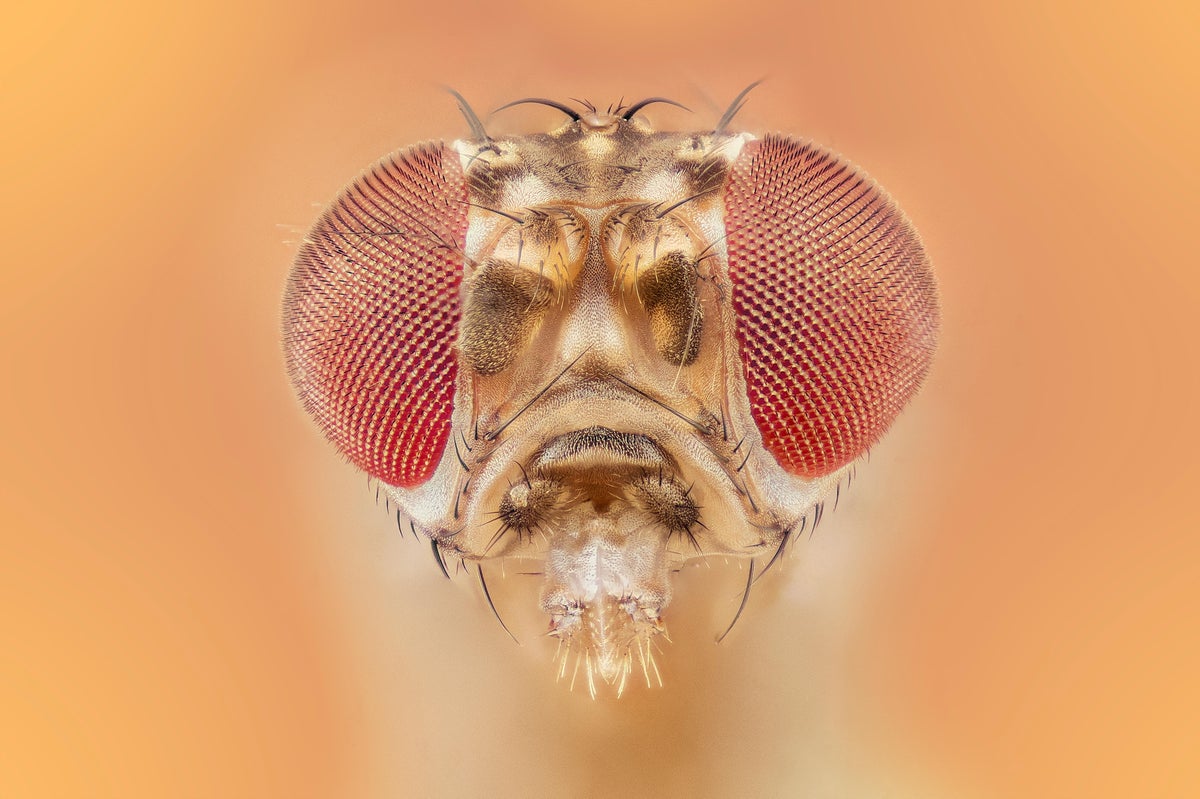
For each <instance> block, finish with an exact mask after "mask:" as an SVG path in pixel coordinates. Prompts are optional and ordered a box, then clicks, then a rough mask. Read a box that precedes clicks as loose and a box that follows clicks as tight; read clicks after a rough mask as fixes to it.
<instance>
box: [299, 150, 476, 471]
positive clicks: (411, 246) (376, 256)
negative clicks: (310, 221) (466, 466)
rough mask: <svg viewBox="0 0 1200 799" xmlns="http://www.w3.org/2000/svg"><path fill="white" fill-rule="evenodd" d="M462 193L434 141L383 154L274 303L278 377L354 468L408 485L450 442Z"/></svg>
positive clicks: (350, 190)
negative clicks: (279, 323)
mask: <svg viewBox="0 0 1200 799" xmlns="http://www.w3.org/2000/svg"><path fill="white" fill-rule="evenodd" d="M466 199H467V197H466V185H465V182H464V180H463V175H462V170H461V168H460V166H459V160H458V156H457V155H456V154H454V153H453V152H452V151H450V150H448V149H447V148H445V147H443V146H442V145H440V144H434V145H423V146H420V147H414V148H411V149H408V150H404V151H401V152H399V153H397V154H395V155H393V156H391V157H389V158H386V159H384V160H383V161H382V162H380V163H379V164H378V165H376V166H375V167H374V168H372V169H371V170H369V171H368V172H367V173H366V174H364V175H363V176H362V177H360V178H359V179H358V180H356V181H354V183H352V184H351V185H350V186H349V187H347V188H346V189H345V190H344V191H343V192H342V194H341V195H340V196H339V197H338V198H337V200H335V201H334V203H333V205H332V206H330V208H329V209H328V210H327V211H326V212H325V213H324V215H323V216H322V217H321V220H320V221H319V222H317V224H316V226H315V227H314V228H313V229H312V231H311V232H310V233H309V235H308V237H307V239H306V241H305V243H304V246H303V247H302V248H301V250H300V254H299V255H298V256H297V258H296V262H295V264H294V266H293V267H292V272H291V276H290V278H289V281H288V286H287V291H286V294H285V296H284V302H283V339H284V348H285V351H286V356H287V364H288V371H289V374H290V375H291V378H292V383H293V385H294V386H295V389H296V393H297V394H298V395H299V397H300V400H301V402H302V403H303V405H304V407H305V409H306V410H307V411H308V412H309V413H310V414H311V415H312V417H313V418H314V419H315V420H316V422H317V424H318V425H319V426H320V427H321V429H322V431H323V432H324V433H325V435H326V436H327V437H328V438H329V439H330V440H331V441H333V443H334V444H335V445H336V446H337V447H338V449H339V450H341V452H342V453H343V454H344V455H346V457H348V458H349V459H350V460H351V461H352V462H353V463H354V464H355V465H356V466H358V467H359V468H361V469H363V470H365V471H366V472H367V473H369V474H371V475H373V476H375V477H378V478H379V479H381V480H383V481H384V482H386V483H390V484H392V485H398V486H404V487H414V486H418V485H420V484H422V483H424V482H425V481H426V480H428V479H429V478H430V477H431V476H432V475H433V473H434V471H435V470H436V468H437V465H438V463H439V461H440V460H441V457H442V453H443V451H444V450H445V448H446V442H447V440H448V438H449V436H450V419H451V414H452V412H453V409H454V392H455V381H456V379H457V374H458V363H457V359H456V354H455V344H456V340H457V337H458V327H459V319H460V308H459V286H460V283H461V280H462V266H463V261H462V256H461V254H460V253H461V247H462V242H463V241H464V237H465V234H466V229H467V208H468V206H467V202H466Z"/></svg>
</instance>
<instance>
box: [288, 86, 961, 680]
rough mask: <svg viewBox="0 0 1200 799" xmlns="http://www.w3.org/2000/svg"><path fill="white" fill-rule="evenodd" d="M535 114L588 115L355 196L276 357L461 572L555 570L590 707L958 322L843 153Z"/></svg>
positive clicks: (815, 491)
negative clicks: (678, 603)
mask: <svg viewBox="0 0 1200 799" xmlns="http://www.w3.org/2000/svg"><path fill="white" fill-rule="evenodd" d="M740 99H741V98H739V100H740ZM536 102H546V103H547V104H551V105H554V106H555V107H559V108H561V109H562V110H563V111H565V112H566V113H567V114H568V116H569V121H568V122H567V123H566V124H564V125H563V126H562V127H560V128H558V129H557V130H554V131H551V132H549V133H540V134H535V135H529V136H514V137H506V138H492V137H490V136H488V135H487V134H486V132H485V131H484V128H483V126H482V125H481V124H479V122H478V120H477V119H476V118H475V117H474V115H473V114H471V113H470V111H469V109H466V113H467V115H468V120H469V121H470V122H471V123H472V128H473V132H474V134H475V135H474V138H471V139H466V140H460V141H455V142H453V143H450V144H443V143H432V144H424V145H419V146H416V147H412V148H409V149H406V150H402V151H400V152H398V153H396V154H394V155H392V156H390V157H388V158H386V159H384V160H383V161H382V162H380V163H379V164H378V165H376V166H375V167H374V168H372V169H370V170H369V171H368V172H366V173H365V174H364V175H362V176H361V177H359V178H358V179H357V180H355V181H354V182H353V183H351V184H350V186H349V187H347V188H346V189H345V191H343V192H342V194H341V195H340V196H339V197H338V198H337V199H336V200H335V201H334V203H333V204H332V205H331V206H330V208H329V209H328V210H327V211H326V212H325V214H324V215H323V216H322V218H321V220H320V221H319V222H318V223H317V224H316V226H315V227H314V228H313V229H312V231H311V232H310V233H309V235H308V237H307V239H306V241H305V243H304V246H303V248H302V250H301V252H300V254H299V256H298V258H297V259H296V263H295V266H294V268H293V270H292V274H291V278H290V281H289V283H288V287H287V293H286V297H285V300H284V341H285V349H286V353H287V360H288V368H289V370H290V373H291V377H292V380H293V382H294V385H295V387H296V390H297V392H298V393H299V396H300V399H301V401H302V402H303V404H304V406H305V408H306V409H308V411H309V412H310V413H311V414H312V415H313V416H314V418H315V419H316V421H317V422H318V424H319V425H320V426H321V428H322V429H323V430H324V432H325V433H326V435H327V436H328V437H329V438H330V439H331V440H332V441H333V442H334V443H335V444H336V445H337V446H338V448H339V449H340V450H341V451H342V452H343V453H344V454H345V455H346V456H347V457H348V458H349V459H350V460H351V461H352V462H354V463H355V464H356V465H358V466H359V467H361V468H362V469H364V470H365V471H367V472H368V473H369V474H371V475H372V476H374V477H375V478H378V479H379V480H380V481H381V483H382V484H383V485H384V486H385V487H386V490H387V493H388V495H389V496H390V497H391V499H392V500H393V501H394V502H395V503H396V504H397V506H398V507H399V508H400V509H401V510H402V512H403V513H404V514H406V515H407V517H408V519H409V520H410V521H411V525H412V527H413V529H414V530H415V531H418V532H420V533H421V534H423V535H424V536H427V537H428V538H429V539H430V540H431V541H432V543H433V548H434V551H435V554H436V555H437V556H438V559H439V562H443V561H444V559H458V560H461V561H466V562H478V561H481V560H483V559H487V558H506V557H538V558H543V559H544V561H545V566H544V570H543V571H544V574H545V578H544V579H545V583H544V586H543V588H542V592H541V606H542V608H543V610H544V611H545V612H546V613H547V614H548V615H549V618H550V630H551V633H552V634H553V635H555V636H558V637H559V638H561V639H563V640H564V641H565V642H566V643H567V644H568V646H567V647H566V648H567V652H568V653H571V652H573V653H574V655H575V657H576V658H579V659H581V660H582V662H583V663H584V664H585V665H586V672H587V676H588V680H589V684H591V685H592V686H593V690H594V685H595V683H594V677H599V678H601V679H603V680H606V681H608V682H610V683H615V684H617V685H618V686H623V685H624V682H625V679H626V677H627V675H628V674H629V673H630V671H631V669H632V668H633V667H634V665H635V664H637V663H639V662H640V665H641V667H642V668H643V669H644V668H646V664H647V662H649V641H650V639H651V638H652V637H653V636H655V635H656V634H657V633H659V632H660V631H661V630H662V629H663V620H662V615H663V611H664V609H665V608H666V606H667V605H668V603H669V602H670V600H671V583H670V579H669V575H670V574H671V572H672V570H674V569H677V568H679V566H680V565H681V564H682V562H684V561H685V560H687V559H691V558H695V557H699V556H704V555H712V554H725V555H734V556H739V557H745V558H754V559H758V561H756V563H757V564H758V570H759V573H760V574H761V573H762V571H764V570H765V568H766V567H769V565H770V564H771V563H773V562H774V560H775V559H776V558H777V557H778V556H779V555H780V553H782V552H783V551H784V549H785V547H786V545H787V543H788V540H789V539H790V538H791V537H792V536H793V535H794V534H796V533H797V532H799V531H800V530H801V529H802V527H803V526H804V525H806V524H807V523H808V521H807V520H808V514H809V513H810V511H813V509H814V508H816V507H817V506H818V503H819V502H820V501H821V500H822V499H823V498H824V497H825V496H826V494H828V493H829V492H830V491H832V490H833V488H834V487H835V486H837V485H838V484H839V482H840V481H841V480H843V478H844V477H845V475H846V472H847V470H848V469H849V468H851V465H852V463H853V461H854V460H855V459H856V458H858V457H859V456H860V455H862V454H863V453H864V452H865V451H866V449H867V448H868V447H869V446H870V445H871V444H873V443H874V442H875V441H877V440H878V439H879V437H880V436H881V435H882V434H883V433H884V431H885V430H886V429H887V427H888V426H889V425H890V424H891V422H892V421H893V419H894V418H895V417H896V415H897V414H898V413H899V412H900V410H901V409H902V408H903V406H904V405H905V404H906V403H907V402H908V400H909V399H910V397H911V396H912V395H913V393H914V392H915V391H916V390H917V388H918V386H919V384H920V383H921V381H922V379H923V378H924V376H925V374H926V372H927V371H928V369H929V365H930V362H931V359H932V357H933V353H934V349H935V345H936V338H937V332H938V319H939V314H938V305H937V298H936V291H935V285H934V279H933V275H932V272H931V271H930V267H929V263H928V260H927V259H926V256H925V253H924V251H923V250H922V248H921V244H920V242H919V240H918V238H917V235H916V233H915V232H914V231H913V229H912V227H911V226H910V224H909V223H908V221H907V220H906V219H905V218H904V216H903V215H902V214H901V212H900V210H899V209H898V208H897V207H896V206H895V204H894V203H893V202H892V201H891V200H890V199H889V198H888V197H887V195H886V194H884V193H883V191H882V190H881V189H880V188H879V187H878V186H876V185H875V184H874V183H872V182H871V181H870V180H869V179H868V178H867V177H865V176H864V175H863V174H862V173H861V172H859V171H857V170H856V169H855V168H854V167H852V166H850V165H849V164H847V163H846V162H845V161H842V160H840V159H839V158H837V157H836V156H834V155H832V154H830V153H829V152H827V151H825V150H822V149H820V148H819V147H816V146H814V145H811V144H807V143H804V142H801V141H797V140H795V139H792V138H788V137H784V136H770V135H769V136H765V137H762V138H756V137H754V136H752V135H750V134H746V133H730V132H727V130H726V128H727V125H728V122H729V119H730V118H731V117H732V113H730V114H727V115H726V118H724V119H722V120H721V122H720V124H718V125H717V126H716V128H715V129H714V130H711V131H706V132H694V133H681V132H656V131H654V130H652V129H651V128H650V126H649V125H648V124H647V123H646V122H645V121H644V120H643V119H642V118H641V117H639V116H637V112H638V111H639V110H640V109H641V107H642V106H643V105H644V104H638V105H637V106H635V107H633V108H631V109H620V108H618V109H617V110H616V111H610V112H599V111H596V110H595V109H594V108H591V107H588V108H586V109H585V110H583V111H578V112H577V111H575V110H573V109H571V108H569V107H567V106H563V105H560V104H557V103H550V102H549V101H536ZM464 107H465V106H464ZM736 107H737V103H735V105H734V107H733V108H731V112H732V111H734V110H736ZM480 575H481V577H482V572H480ZM753 575H754V568H752V569H751V576H752V577H753ZM568 656H569V655H568ZM565 665H566V661H565V659H564V662H563V666H564V667H565Z"/></svg>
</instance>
